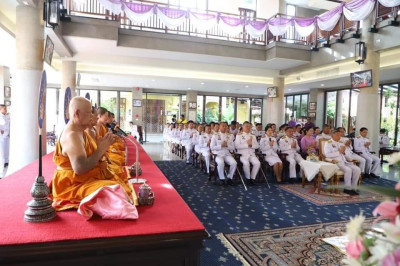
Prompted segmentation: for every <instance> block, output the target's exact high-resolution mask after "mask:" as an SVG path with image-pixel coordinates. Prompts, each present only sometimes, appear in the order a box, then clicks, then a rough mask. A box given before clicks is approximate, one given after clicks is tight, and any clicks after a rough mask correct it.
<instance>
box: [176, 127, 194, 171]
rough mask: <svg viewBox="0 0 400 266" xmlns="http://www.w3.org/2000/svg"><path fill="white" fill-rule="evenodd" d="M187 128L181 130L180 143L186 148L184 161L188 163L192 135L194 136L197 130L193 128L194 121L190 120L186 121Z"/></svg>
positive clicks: (190, 153)
mask: <svg viewBox="0 0 400 266" xmlns="http://www.w3.org/2000/svg"><path fill="white" fill-rule="evenodd" d="M188 124H189V126H188V128H185V129H184V130H182V131H181V136H180V137H181V143H182V146H185V150H186V163H187V164H189V163H190V162H189V160H190V157H191V156H192V150H193V136H195V134H196V132H197V130H196V129H194V122H193V121H192V120H190V121H189V122H188Z"/></svg>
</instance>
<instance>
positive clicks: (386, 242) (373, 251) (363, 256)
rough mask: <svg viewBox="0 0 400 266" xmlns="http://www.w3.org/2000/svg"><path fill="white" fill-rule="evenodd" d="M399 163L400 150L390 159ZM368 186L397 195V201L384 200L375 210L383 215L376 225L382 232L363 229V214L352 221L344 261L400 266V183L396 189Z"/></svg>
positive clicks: (347, 231)
mask: <svg viewBox="0 0 400 266" xmlns="http://www.w3.org/2000/svg"><path fill="white" fill-rule="evenodd" d="M399 162H400V153H397V154H393V155H392V156H391V158H390V159H389V163H390V164H396V163H399ZM364 189H366V190H371V191H375V192H379V193H381V194H384V195H386V196H390V197H395V198H396V201H384V202H382V203H380V204H379V205H378V206H377V207H376V208H375V210H374V211H373V212H372V214H373V215H374V216H377V215H380V217H378V218H377V219H376V220H375V221H374V224H377V223H378V222H379V224H377V225H378V228H379V229H380V230H379V231H378V232H376V231H369V232H368V231H365V230H364V229H363V223H364V221H365V217H364V216H363V215H362V214H360V215H358V216H356V217H354V218H352V219H351V220H350V222H349V223H348V224H347V226H346V229H347V230H346V235H347V238H348V240H349V243H348V244H347V245H346V253H347V258H345V259H344V260H343V263H344V264H346V265H357V266H372V265H383V266H392V265H400V182H399V183H397V184H396V186H395V188H394V189H393V188H386V187H379V186H373V187H372V186H371V187H369V188H364ZM381 220H384V221H383V222H382V221H381Z"/></svg>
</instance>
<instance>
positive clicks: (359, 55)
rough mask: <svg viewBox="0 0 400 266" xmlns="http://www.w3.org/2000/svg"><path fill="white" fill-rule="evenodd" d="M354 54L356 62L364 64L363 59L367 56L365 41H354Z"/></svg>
mask: <svg viewBox="0 0 400 266" xmlns="http://www.w3.org/2000/svg"><path fill="white" fill-rule="evenodd" d="M354 56H355V59H356V62H357V63H358V64H364V61H365V59H366V58H367V47H366V46H365V42H358V43H356V49H355V53H354Z"/></svg>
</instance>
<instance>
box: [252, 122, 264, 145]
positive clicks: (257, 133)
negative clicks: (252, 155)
mask: <svg viewBox="0 0 400 266" xmlns="http://www.w3.org/2000/svg"><path fill="white" fill-rule="evenodd" d="M252 133H253V135H254V136H256V138H257V140H258V141H259V140H260V139H261V138H262V137H264V136H265V131H264V130H262V124H261V123H257V124H256V128H255V130H254V131H252Z"/></svg>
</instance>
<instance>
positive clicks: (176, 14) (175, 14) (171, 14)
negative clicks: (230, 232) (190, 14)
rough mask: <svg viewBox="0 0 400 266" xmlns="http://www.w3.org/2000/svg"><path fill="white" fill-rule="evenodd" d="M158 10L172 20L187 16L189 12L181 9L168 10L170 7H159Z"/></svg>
mask: <svg viewBox="0 0 400 266" xmlns="http://www.w3.org/2000/svg"><path fill="white" fill-rule="evenodd" d="M158 10H159V11H161V12H162V13H163V14H164V15H165V16H167V17H168V18H171V19H178V18H181V17H183V16H186V14H187V12H186V11H184V10H180V9H175V8H168V7H158Z"/></svg>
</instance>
